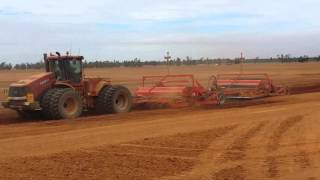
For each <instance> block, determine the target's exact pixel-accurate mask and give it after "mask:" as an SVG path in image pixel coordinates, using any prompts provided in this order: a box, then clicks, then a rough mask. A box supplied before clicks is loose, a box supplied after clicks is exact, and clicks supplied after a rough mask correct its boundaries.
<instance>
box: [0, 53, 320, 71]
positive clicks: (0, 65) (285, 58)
mask: <svg viewBox="0 0 320 180" xmlns="http://www.w3.org/2000/svg"><path fill="white" fill-rule="evenodd" d="M305 62H320V56H318V57H309V56H300V57H291V56H290V55H289V54H285V55H283V54H281V55H277V57H270V58H259V57H256V58H253V59H241V58H235V59H222V58H216V59H209V58H200V59H192V58H191V57H189V56H187V57H186V58H183V59H181V58H179V57H178V58H176V59H172V60H170V61H168V62H167V61H164V60H162V61H155V60H151V61H141V60H140V59H138V58H135V59H133V60H124V61H117V60H113V61H110V60H102V61H101V60H95V61H84V62H83V66H84V67H85V68H112V67H141V66H146V65H152V66H157V65H171V66H181V65H198V64H218V65H221V64H240V63H305ZM43 68H44V63H43V62H37V63H20V64H15V65H12V64H11V63H6V62H0V70H11V69H20V70H26V69H43Z"/></svg>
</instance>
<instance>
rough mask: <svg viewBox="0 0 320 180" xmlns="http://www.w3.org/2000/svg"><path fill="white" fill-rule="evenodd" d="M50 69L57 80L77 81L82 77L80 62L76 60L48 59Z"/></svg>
mask: <svg viewBox="0 0 320 180" xmlns="http://www.w3.org/2000/svg"><path fill="white" fill-rule="evenodd" d="M49 68H50V71H51V72H53V73H54V74H55V75H56V78H57V80H58V81H66V80H70V81H72V82H75V83H79V82H80V81H81V79H82V71H81V70H82V64H81V61H78V60H74V61H71V60H65V61H64V60H57V61H50V64H49Z"/></svg>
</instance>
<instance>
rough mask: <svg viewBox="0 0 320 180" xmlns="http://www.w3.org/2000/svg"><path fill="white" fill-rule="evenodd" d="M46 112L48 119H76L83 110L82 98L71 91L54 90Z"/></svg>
mask: <svg viewBox="0 0 320 180" xmlns="http://www.w3.org/2000/svg"><path fill="white" fill-rule="evenodd" d="M47 110H48V112H49V113H48V114H47V115H48V117H49V118H50V119H72V118H77V117H79V116H80V115H81V113H82V110H83V102H82V98H81V96H80V95H79V94H78V93H77V92H76V91H75V90H73V89H70V88H64V89H55V90H54V92H53V93H52V94H51V96H50V104H49V108H48V109H47Z"/></svg>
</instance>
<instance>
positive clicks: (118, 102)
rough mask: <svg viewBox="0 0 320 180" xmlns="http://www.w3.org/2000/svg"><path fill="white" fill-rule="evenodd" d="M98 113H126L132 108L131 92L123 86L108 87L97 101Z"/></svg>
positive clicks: (102, 91) (101, 92)
mask: <svg viewBox="0 0 320 180" xmlns="http://www.w3.org/2000/svg"><path fill="white" fill-rule="evenodd" d="M95 105H96V111H97V113H99V114H106V113H125V112H129V111H130V110H131V107H132V96H131V93H130V91H129V90H128V89H127V88H126V87H123V86H107V87H105V88H103V89H102V90H101V91H100V93H99V96H98V97H97V99H96V104H95Z"/></svg>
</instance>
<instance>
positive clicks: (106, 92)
mask: <svg viewBox="0 0 320 180" xmlns="http://www.w3.org/2000/svg"><path fill="white" fill-rule="evenodd" d="M40 105H41V107H42V113H43V114H44V116H45V117H46V118H47V119H72V118H77V117H79V116H80V115H81V114H82V111H83V109H84V105H83V98H82V96H81V95H80V94H79V93H78V92H77V91H75V90H74V89H71V88H53V89H50V90H48V91H47V92H46V93H45V94H44V95H43V97H42V99H41V102H40ZM131 106H132V96H131V93H130V91H129V90H128V89H127V88H125V87H123V86H107V87H105V88H103V89H102V90H101V91H100V93H99V95H98V97H96V99H95V110H96V112H97V113H99V114H106V113H125V112H128V111H130V109H131Z"/></svg>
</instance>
